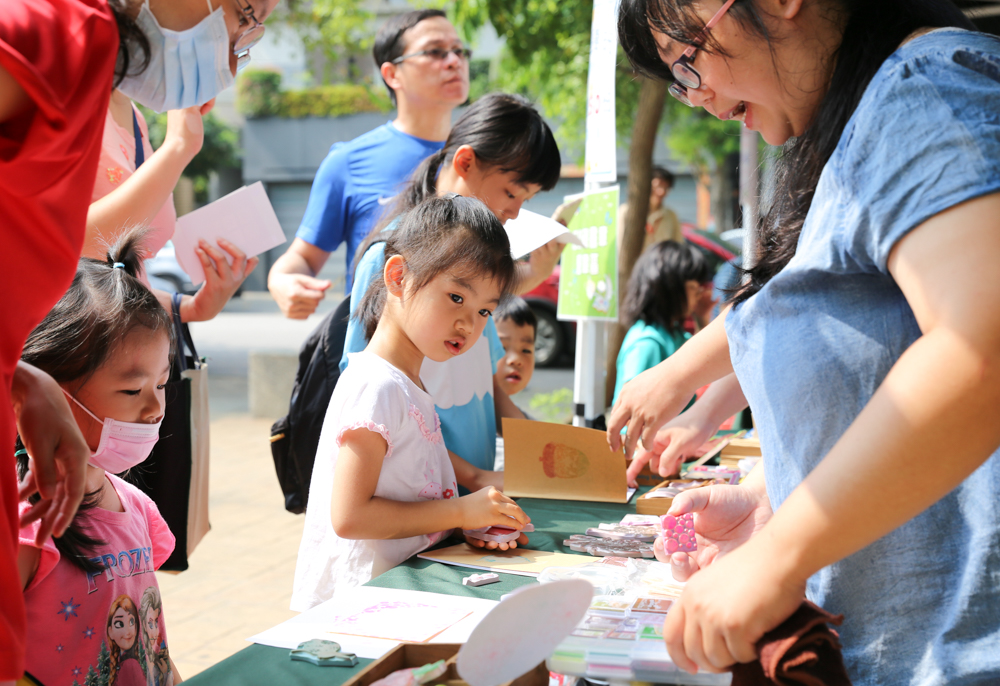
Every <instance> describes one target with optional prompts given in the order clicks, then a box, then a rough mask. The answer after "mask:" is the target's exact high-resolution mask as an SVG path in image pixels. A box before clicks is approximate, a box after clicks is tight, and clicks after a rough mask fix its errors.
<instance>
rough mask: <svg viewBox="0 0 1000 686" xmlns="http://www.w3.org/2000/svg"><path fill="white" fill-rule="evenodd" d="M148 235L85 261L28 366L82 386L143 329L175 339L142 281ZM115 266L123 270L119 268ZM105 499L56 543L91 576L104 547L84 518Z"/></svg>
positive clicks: (32, 338)
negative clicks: (130, 336) (94, 558)
mask: <svg viewBox="0 0 1000 686" xmlns="http://www.w3.org/2000/svg"><path fill="white" fill-rule="evenodd" d="M146 233H147V231H145V230H141V229H133V230H131V231H127V232H126V233H124V234H123V235H122V236H121V237H119V239H118V241H117V242H116V243H115V244H114V245H113V246H111V247H110V248H109V249H108V252H107V259H106V260H95V259H91V258H89V257H84V258H83V259H81V260H80V263H79V266H78V267H77V270H76V275H75V276H74V277H73V283H72V284H71V285H70V287H69V290H68V291H66V294H65V295H64V296H63V297H62V298H60V299H59V302H57V303H56V304H55V307H53V308H52V309H51V310H50V311H49V313H48V314H47V315H45V319H43V320H42V323H41V324H39V325H38V326H37V327H35V330H34V331H32V332H31V334H30V335H29V336H28V340H27V342H25V344H24V350H23V352H22V353H21V359H22V360H24V361H25V362H27V363H28V364H31V365H34V366H35V367H38V368H39V369H41V370H42V371H43V372H46V373H47V374H48V375H49V376H51V377H52V378H54V379H55V380H56V381H57V382H58V383H59V384H60V385H63V384H78V385H81V386H82V385H83V384H84V383H86V381H87V379H89V378H90V377H91V376H92V375H93V374H94V372H96V371H97V370H98V369H100V368H101V366H102V365H104V363H105V362H107V360H108V357H109V356H110V355H112V354H113V353H114V352H115V351H116V350H117V349H118V346H119V345H121V343H122V342H123V341H124V340H125V338H126V337H127V336H128V334H129V333H130V332H131V331H133V330H134V329H136V328H137V327H142V328H144V329H148V330H150V331H163V332H164V333H165V334H166V335H168V336H170V335H171V332H172V328H171V324H170V318H169V317H168V316H167V313H166V311H165V310H164V309H163V306H162V305H160V302H159V301H158V300H157V299H156V296H155V295H153V293H152V292H151V291H150V290H149V288H147V287H146V285H145V284H143V283H142V281H140V280H139V279H138V276H139V274H140V273H141V272H142V260H143V256H144V255H145V250H144V249H143V247H142V243H143V239H144V237H145V235H146ZM115 264H120V265H122V266H121V267H118V268H115ZM21 447H22V446H20V445H19V446H18V456H17V469H18V474H19V476H20V477H21V478H24V474H25V473H26V472H27V470H28V455H27V454H25V453H24V452H23V451H21V450H20V448H21ZM100 499H101V491H100V490H97V491H94V492H91V493H88V494H87V495H86V497H85V498H84V501H83V504H81V506H80V509H79V510H78V512H77V517H75V518H74V519H73V523H72V524H71V525H70V528H69V529H68V530H67V531H66V533H65V534H63V536H62V537H61V538H57V539H55V545H56V549H57V550H58V551H59V553H60V554H61V555H62V556H63V557H65V558H66V559H67V560H68V561H69V562H71V563H72V564H74V565H76V566H77V567H79V568H80V569H82V570H84V571H89V572H93V571H98V570H100V569H101V567H100V565H98V564H97V563H95V562H92V561H91V560H90V557H89V554H90V551H92V550H93V549H94V548H96V547H97V546H99V545H102V544H103V542H102V541H100V540H98V539H96V538H93V537H91V536H90V535H88V534H87V533H86V531H85V529H84V527H82V526H81V522H80V520H81V517H80V514H82V513H84V512H86V511H87V510H88V509H90V508H92V507H94V506H96V505H97V503H98V502H99V501H100ZM36 501H37V497H36Z"/></svg>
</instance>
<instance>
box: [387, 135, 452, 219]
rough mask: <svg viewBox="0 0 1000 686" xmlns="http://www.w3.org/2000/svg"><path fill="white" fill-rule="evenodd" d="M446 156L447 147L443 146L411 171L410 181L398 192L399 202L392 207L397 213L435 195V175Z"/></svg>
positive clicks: (407, 209)
mask: <svg viewBox="0 0 1000 686" xmlns="http://www.w3.org/2000/svg"><path fill="white" fill-rule="evenodd" d="M447 156H448V148H447V147H444V148H441V149H440V150H438V151H437V152H436V153H434V154H433V155H431V156H430V157H428V158H427V159H425V160H424V161H423V162H421V163H420V164H419V165H417V168H416V169H415V170H414V171H413V176H411V177H410V178H411V181H410V183H409V184H408V185H407V186H406V190H404V191H403V192H402V193H401V194H400V204H399V206H398V207H396V208H394V209H396V210H397V213H398V214H402V213H403V212H407V211H409V210H412V209H413V208H414V207H416V206H417V205H419V204H420V203H421V202H423V201H424V200H426V199H427V198H430V197H432V196H434V195H437V177H438V172H439V171H440V170H441V165H442V164H444V159H445V157H447Z"/></svg>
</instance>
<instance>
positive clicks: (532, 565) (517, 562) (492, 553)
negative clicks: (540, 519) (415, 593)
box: [417, 543, 594, 576]
mask: <svg viewBox="0 0 1000 686" xmlns="http://www.w3.org/2000/svg"><path fill="white" fill-rule="evenodd" d="M417 557H422V558H423V559H425V560H433V561H434V562H441V563H443V564H446V565H456V566H458V567H469V568H471V569H486V570H489V571H492V572H505V573H507V574H517V575H519V576H538V575H539V574H541V573H542V572H543V571H544V570H545V569H547V568H549V567H580V566H582V565H585V564H587V563H590V562H593V561H594V558H592V557H590V556H587V555H568V554H567V553H551V552H549V551H547V550H528V549H527V548H514V549H513V550H484V549H482V548H473V547H472V546H470V545H468V544H466V543H459V544H458V545H453V546H451V547H448V548H440V549H438V550H429V551H427V552H426V553H420V554H419V555H417Z"/></svg>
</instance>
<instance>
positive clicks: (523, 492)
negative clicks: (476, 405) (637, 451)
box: [503, 418, 628, 503]
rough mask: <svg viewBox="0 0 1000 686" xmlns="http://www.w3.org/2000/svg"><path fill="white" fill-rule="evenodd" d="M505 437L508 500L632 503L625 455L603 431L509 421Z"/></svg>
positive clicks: (505, 428)
mask: <svg viewBox="0 0 1000 686" xmlns="http://www.w3.org/2000/svg"><path fill="white" fill-rule="evenodd" d="M503 437H504V452H505V455H506V460H505V465H504V493H505V494H507V495H509V496H513V497H529V498H552V499H555V500H586V501H590V502H600V503H624V502H627V497H628V496H627V491H628V485H627V484H626V481H625V454H624V452H622V451H621V450H619V451H618V452H611V450H610V449H609V448H608V441H607V438H606V437H605V434H604V432H603V431H597V430H595V429H585V428H583V427H579V426H566V425H564V424H550V423H548V422H534V421H530V420H527V419H507V418H504V420H503Z"/></svg>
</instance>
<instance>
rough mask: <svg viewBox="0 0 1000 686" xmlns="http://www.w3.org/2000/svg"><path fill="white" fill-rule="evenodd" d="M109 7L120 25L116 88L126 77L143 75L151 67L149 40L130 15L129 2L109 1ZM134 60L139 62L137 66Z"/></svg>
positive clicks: (121, 0)
mask: <svg viewBox="0 0 1000 686" xmlns="http://www.w3.org/2000/svg"><path fill="white" fill-rule="evenodd" d="M108 7H110V8H111V14H113V15H114V17H115V23H117V24H118V60H117V61H116V62H115V81H114V84H115V87H116V88H117V87H118V84H120V83H121V82H122V79H124V78H125V76H126V75H129V74H131V75H133V76H134V75H136V74H141V73H142V72H144V71H146V67H148V66H149V58H150V54H151V49H150V46H149V38H147V37H146V34H145V33H143V32H142V29H140V28H139V25H138V24H137V23H136V21H135V19H133V18H132V17H131V16H130V14H129V1H128V0H108ZM133 60H137V62H136V63H135V64H133V63H132V61H133Z"/></svg>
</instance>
